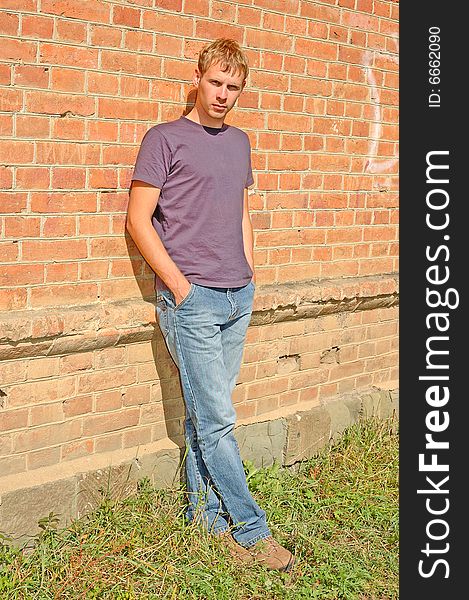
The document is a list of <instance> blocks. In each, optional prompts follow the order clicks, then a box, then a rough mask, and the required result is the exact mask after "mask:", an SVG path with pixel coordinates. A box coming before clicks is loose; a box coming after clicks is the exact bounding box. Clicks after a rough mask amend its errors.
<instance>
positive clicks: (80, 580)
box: [0, 420, 398, 600]
mask: <svg viewBox="0 0 469 600" xmlns="http://www.w3.org/2000/svg"><path fill="white" fill-rule="evenodd" d="M395 429H396V425H395V423H392V422H390V421H378V420H368V421H365V422H362V423H361V424H355V425H353V426H352V427H350V428H349V429H348V430H347V431H346V432H345V433H344V434H343V436H342V437H341V439H340V441H338V442H337V443H336V444H335V445H333V446H331V447H329V448H327V449H326V450H324V451H323V452H322V453H321V454H320V455H319V456H317V457H315V458H313V459H310V460H308V461H305V462H303V463H301V464H300V465H299V467H298V468H297V469H294V470H292V469H285V468H280V467H278V466H277V465H274V466H273V467H269V468H264V469H255V468H254V467H253V465H252V464H250V463H245V469H246V473H247V477H248V482H249V486H250V489H251V491H252V493H253V495H254V497H255V498H256V500H257V501H258V503H259V504H260V505H261V506H262V508H264V510H265V511H266V512H267V517H268V523H269V526H270V528H271V530H272V532H273V534H274V536H275V537H276V538H277V540H278V541H279V542H281V543H283V544H284V545H286V546H287V547H288V548H290V549H291V550H294V551H295V553H296V554H297V555H298V557H299V561H298V565H297V567H296V568H295V569H294V572H293V573H292V574H284V573H278V572H273V571H268V570H266V569H265V568H264V567H261V566H259V565H256V566H250V567H245V566H243V567H240V565H239V564H237V563H235V562H233V560H232V559H231V558H230V557H229V555H228V553H227V551H226V550H225V548H223V547H222V545H221V542H220V541H219V540H218V539H217V538H214V537H212V536H209V535H206V534H205V533H203V532H202V531H201V530H200V529H199V528H198V527H197V526H194V525H193V524H187V523H186V522H185V518H184V510H185V507H184V493H183V491H182V490H155V489H153V488H152V487H151V486H150V485H149V483H148V481H147V480H146V481H143V482H142V483H141V485H140V486H139V491H138V494H137V495H135V496H134V497H132V498H128V499H126V500H121V501H112V500H110V499H106V498H103V500H102V503H101V505H100V506H99V508H98V509H97V510H95V511H94V512H93V513H92V514H90V515H88V516H87V517H85V518H82V519H80V520H76V521H74V522H73V523H72V524H71V525H70V526H69V527H68V528H67V529H64V530H57V529H56V528H55V524H54V519H53V516H51V518H50V519H46V520H43V521H42V531H41V534H40V535H39V536H38V537H37V543H36V545H35V547H34V550H32V551H30V552H24V551H21V549H15V548H13V547H12V546H11V545H10V544H9V543H8V540H4V541H3V542H2V539H1V538H0V598H2V600H13V599H15V600H16V599H18V600H19V599H21V600H23V599H28V600H29V599H41V600H42V599H44V600H45V599H52V598H53V599H57V600H59V599H60V600H65V599H68V598H74V599H75V598H83V599H86V600H88V599H92V598H99V599H101V598H102V599H112V600H130V599H133V598H139V599H144V598H148V599H162V600H165V599H167V600H170V599H171V600H174V599H178V600H179V599H181V600H190V599H200V600H212V599H213V600H257V599H268V600H274V599H275V600H277V599H282V598H291V599H295V600H296V599H298V600H299V599H303V598H313V599H321V600H342V599H343V600H378V599H379V600H393V599H397V598H398V436H397V435H396V433H395ZM393 431H394V433H393Z"/></svg>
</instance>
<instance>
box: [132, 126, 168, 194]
mask: <svg viewBox="0 0 469 600" xmlns="http://www.w3.org/2000/svg"><path fill="white" fill-rule="evenodd" d="M170 167H171V149H170V147H169V145H168V142H167V140H166V138H165V137H164V136H163V134H162V133H161V132H160V131H159V129H158V128H157V127H152V128H151V129H149V130H148V131H147V132H146V133H145V135H144V136H143V139H142V143H141V144H140V149H139V151H138V154H137V158H136V160H135V167H134V171H133V173H132V177H131V181H133V180H134V179H138V180H139V181H144V182H145V183H149V184H150V185H154V186H155V187H157V188H160V189H161V188H162V187H163V185H164V184H165V181H166V179H167V177H168V173H169V170H170Z"/></svg>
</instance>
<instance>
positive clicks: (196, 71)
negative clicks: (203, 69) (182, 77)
mask: <svg viewBox="0 0 469 600" xmlns="http://www.w3.org/2000/svg"><path fill="white" fill-rule="evenodd" d="M200 77H201V75H200V71H199V69H198V68H197V67H196V68H195V69H194V76H193V78H192V82H193V84H194V85H195V86H196V87H197V85H198V84H199V81H200Z"/></svg>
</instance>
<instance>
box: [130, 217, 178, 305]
mask: <svg viewBox="0 0 469 600" xmlns="http://www.w3.org/2000/svg"><path fill="white" fill-rule="evenodd" d="M127 230H128V232H129V234H130V236H131V237H132V239H133V241H134V242H135V245H136V246H137V248H138V249H139V251H140V253H141V255H142V256H143V258H144V259H145V260H146V261H147V263H148V264H149V265H150V267H151V268H152V269H153V271H154V272H155V273H156V274H157V275H158V276H159V277H160V278H161V279H162V280H163V281H164V283H165V284H166V285H167V286H168V288H169V289H170V290H171V291H172V292H173V294H174V295H175V296H178V295H182V296H184V295H185V293H187V286H188V280H187V278H186V277H185V275H183V273H182V272H181V271H180V270H179V268H178V266H177V265H176V263H175V262H174V261H173V260H172V258H171V257H170V256H169V254H168V252H167V251H166V248H165V247H164V246H163V242H162V241H161V239H160V237H159V235H158V234H157V232H156V231H155V229H154V227H153V225H152V224H151V222H148V221H146V220H143V219H142V220H141V221H140V220H139V221H138V223H135V224H134V223H131V222H129V221H128V222H127Z"/></svg>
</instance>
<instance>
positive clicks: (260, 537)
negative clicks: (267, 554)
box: [236, 531, 272, 548]
mask: <svg viewBox="0 0 469 600" xmlns="http://www.w3.org/2000/svg"><path fill="white" fill-rule="evenodd" d="M271 535H272V534H271V532H270V531H267V532H264V533H260V534H259V535H256V537H253V538H251V539H250V540H249V541H248V542H244V541H243V542H238V544H239V545H240V546H243V547H244V548H250V547H251V546H253V545H254V544H255V543H256V542H260V541H261V540H265V539H266V538H268V537H270V536H271ZM236 541H238V540H236Z"/></svg>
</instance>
